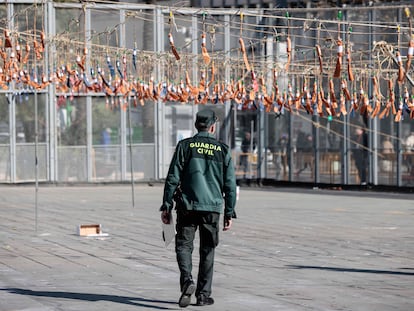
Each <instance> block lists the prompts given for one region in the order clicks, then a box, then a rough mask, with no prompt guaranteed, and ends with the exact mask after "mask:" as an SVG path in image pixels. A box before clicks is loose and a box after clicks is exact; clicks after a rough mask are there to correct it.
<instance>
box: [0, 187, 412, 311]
mask: <svg viewBox="0 0 414 311" xmlns="http://www.w3.org/2000/svg"><path fill="white" fill-rule="evenodd" d="M162 190H163V188H162V184H155V185H152V186H150V185H146V184H137V185H135V187H134V193H135V206H134V207H133V206H132V187H131V185H78V186H75V185H70V186H54V185H40V186H39V189H38V192H37V196H36V191H35V188H34V186H32V185H20V186H14V185H5V186H0V311H11V310H25V311H43V310H64V311H70V310H77V311H95V310H99V311H102V310H105V311H106V310H110V311H112V310H121V311H124V310H125V311H127V310H180V309H181V308H179V307H178V305H177V300H178V298H179V285H178V278H179V274H178V268H177V264H176V261H175V254H174V249H173V246H172V245H170V246H169V247H167V248H165V246H164V244H163V241H162V240H161V222H160V213H159V212H158V208H159V206H160V204H161V198H162ZM36 197H37V204H36ZM413 198H414V196H413V195H412V194H398V193H374V192H360V191H354V192H351V191H333V190H320V189H300V188H299V189H278V188H253V187H252V188H249V187H242V188H241V191H240V199H239V201H238V206H237V212H238V219H236V220H235V221H234V223H233V227H232V230H231V231H228V232H221V235H220V244H219V246H218V248H217V250H216V263H215V274H214V284H213V295H212V296H213V297H214V299H215V301H216V303H215V304H214V305H212V306H205V307H197V306H195V305H194V303H195V299H193V304H191V305H190V306H188V307H187V308H186V310H236V311H240V310H242V311H243V310H281V311H296V310H297V311H302V310H315V311H322V310H352V311H357V310H375V311H382V310H393V311H396V310H397V311H412V310H414V220H413V217H414V201H413ZM90 223H92V224H101V225H102V231H103V233H105V234H107V236H105V235H104V236H98V237H81V236H79V235H77V227H78V225H80V224H90ZM197 243H198V242H197ZM197 264H198V251H197V250H195V251H194V277H196V274H197Z"/></svg>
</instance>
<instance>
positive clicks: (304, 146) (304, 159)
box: [296, 132, 313, 175]
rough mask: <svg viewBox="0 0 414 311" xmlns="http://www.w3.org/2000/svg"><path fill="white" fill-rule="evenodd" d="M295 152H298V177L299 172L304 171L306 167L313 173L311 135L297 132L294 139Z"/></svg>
mask: <svg viewBox="0 0 414 311" xmlns="http://www.w3.org/2000/svg"><path fill="white" fill-rule="evenodd" d="M296 150H297V152H298V167H299V169H298V171H297V172H296V174H297V175H299V174H300V173H301V172H303V171H304V170H306V169H307V168H308V167H309V168H310V170H311V173H313V155H312V151H313V137H312V135H311V134H306V133H304V132H299V133H298V137H297V139H296Z"/></svg>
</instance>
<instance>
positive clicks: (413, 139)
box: [405, 131, 414, 151]
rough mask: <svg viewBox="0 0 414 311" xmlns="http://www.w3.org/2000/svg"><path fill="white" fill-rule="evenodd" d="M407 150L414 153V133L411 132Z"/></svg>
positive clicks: (406, 146) (407, 140) (406, 143)
mask: <svg viewBox="0 0 414 311" xmlns="http://www.w3.org/2000/svg"><path fill="white" fill-rule="evenodd" d="M405 148H406V149H407V151H414V131H411V133H410V135H408V136H407V138H406V139H405Z"/></svg>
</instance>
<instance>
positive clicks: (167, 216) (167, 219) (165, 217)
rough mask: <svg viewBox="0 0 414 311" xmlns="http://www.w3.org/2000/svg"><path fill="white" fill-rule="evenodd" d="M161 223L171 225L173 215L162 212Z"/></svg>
mask: <svg viewBox="0 0 414 311" xmlns="http://www.w3.org/2000/svg"><path fill="white" fill-rule="evenodd" d="M161 221H162V222H163V223H164V224H166V225H168V224H169V223H170V221H171V215H170V213H169V212H167V211H162V212H161Z"/></svg>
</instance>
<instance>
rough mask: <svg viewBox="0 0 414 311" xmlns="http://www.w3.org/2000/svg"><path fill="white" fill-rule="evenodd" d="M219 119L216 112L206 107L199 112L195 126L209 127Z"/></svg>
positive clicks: (198, 127) (200, 127) (199, 127)
mask: <svg viewBox="0 0 414 311" xmlns="http://www.w3.org/2000/svg"><path fill="white" fill-rule="evenodd" d="M217 120H218V118H217V116H216V113H215V112H214V111H213V110H211V109H204V110H201V111H199V112H197V116H196V121H195V127H196V128H197V129H198V130H200V129H208V128H209V127H210V126H212V125H213V124H214V123H216V122H217Z"/></svg>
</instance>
